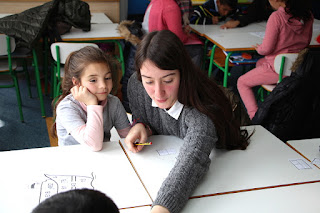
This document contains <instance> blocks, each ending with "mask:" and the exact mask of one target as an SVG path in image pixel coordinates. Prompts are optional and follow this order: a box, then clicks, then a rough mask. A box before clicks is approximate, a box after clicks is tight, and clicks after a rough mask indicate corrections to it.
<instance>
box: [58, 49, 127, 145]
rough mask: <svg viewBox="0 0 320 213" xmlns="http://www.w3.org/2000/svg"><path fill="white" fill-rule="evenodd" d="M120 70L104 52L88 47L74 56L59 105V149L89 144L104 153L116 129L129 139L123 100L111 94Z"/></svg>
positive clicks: (66, 71)
mask: <svg viewBox="0 0 320 213" xmlns="http://www.w3.org/2000/svg"><path fill="white" fill-rule="evenodd" d="M116 72H117V66H116V63H115V61H114V59H112V56H109V55H107V54H106V53H104V52H103V51H102V50H101V49H99V48H95V47H89V46H88V47H84V48H82V49H80V50H78V51H75V52H73V53H71V54H70V55H69V56H68V58H67V61H66V64H65V75H64V78H63V82H62V95H61V96H60V97H59V99H58V101H57V102H56V104H55V107H54V111H55V123H54V125H53V129H52V131H53V134H55V130H56V131H57V135H58V144H59V146H64V145H73V144H79V143H80V144H85V145H87V146H89V147H90V148H91V149H92V150H93V151H99V150H101V149H102V146H103V141H104V140H109V139H110V130H111V128H112V127H113V126H114V127H115V128H116V129H117V131H118V133H119V135H120V137H126V136H127V133H128V132H129V130H130V122H129V120H128V117H127V114H126V111H125V109H124V107H123V105H122V104H121V102H120V100H119V99H118V98H117V97H116V96H113V95H111V94H110V92H111V90H112V85H113V83H112V79H113V78H112V77H113V76H114V75H115V74H116Z"/></svg>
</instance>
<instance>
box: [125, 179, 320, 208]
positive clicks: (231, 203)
mask: <svg viewBox="0 0 320 213" xmlns="http://www.w3.org/2000/svg"><path fill="white" fill-rule="evenodd" d="M319 197H320V183H319V182H318V183H310V184H301V185H295V186H289V187H278V188H271V189H263V190H255V191H248V192H240V193H234V194H226V195H218V196H212V197H203V198H198V199H191V200H189V201H188V203H187V205H186V206H185V208H184V209H183V210H182V211H181V213H194V212H201V213H212V212H217V213H221V212H223V213H235V212H244V213H257V212H259V213H271V212H272V213H286V212H290V213H301V212H308V213H319V212H320V205H319ZM141 212H142V211H141ZM121 213H123V212H121ZM126 213H127V212H126ZM128 213H131V212H128ZM142 213H143V212H142Z"/></svg>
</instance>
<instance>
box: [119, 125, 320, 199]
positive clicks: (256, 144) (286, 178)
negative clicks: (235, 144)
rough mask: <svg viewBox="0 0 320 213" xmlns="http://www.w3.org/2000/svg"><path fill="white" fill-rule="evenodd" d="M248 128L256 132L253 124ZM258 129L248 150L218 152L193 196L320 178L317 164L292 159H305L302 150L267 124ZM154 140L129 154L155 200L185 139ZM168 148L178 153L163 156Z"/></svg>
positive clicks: (166, 138) (154, 137)
mask: <svg viewBox="0 0 320 213" xmlns="http://www.w3.org/2000/svg"><path fill="white" fill-rule="evenodd" d="M247 128H248V129H249V130H250V131H252V128H253V127H252V126H251V127H247ZM255 130H256V132H255V134H254V135H253V136H252V139H251V143H250V145H249V146H248V148H247V150H245V151H241V150H233V151H224V150H217V151H214V153H213V156H212V157H211V159H212V162H211V165H210V169H209V171H208V174H207V175H206V176H205V178H204V180H203V181H202V182H201V183H200V184H199V186H198V187H197V188H196V190H195V191H194V193H193V195H192V197H197V196H201V195H213V194H217V193H227V192H230V191H239V190H248V189H253V188H264V187H272V186H279V185H286V184H292V183H300V182H309V181H317V180H320V173H319V170H318V169H317V168H316V167H314V166H313V165H310V166H311V168H313V169H305V170H298V169H297V168H296V167H295V166H294V165H293V164H292V163H291V162H290V161H289V159H301V158H302V157H301V156H300V155H299V154H298V153H296V152H295V151H293V150H292V149H290V148H289V147H288V146H287V145H286V144H284V143H283V142H282V141H280V140H279V139H278V138H276V137H275V136H273V135H272V134H271V133H269V132H268V131H267V130H265V129H264V128H263V127H261V126H255ZM150 141H152V142H153V144H152V145H151V146H145V147H144V149H143V150H142V151H141V152H139V153H131V152H129V151H127V153H128V155H129V157H130V159H131V162H132V163H133V165H134V167H135V169H136V171H137V172H138V174H139V176H140V178H141V179H142V182H143V183H144V185H145V186H146V188H147V190H148V192H149V193H150V195H151V197H152V199H155V197H156V195H157V192H158V190H159V188H160V186H161V184H162V182H163V180H164V179H165V178H166V177H167V175H168V174H169V172H170V170H171V168H172V167H173V165H174V163H175V160H176V156H177V155H178V149H179V147H180V146H181V145H182V143H183V141H182V140H180V139H179V138H174V137H168V136H152V137H151V138H150ZM124 147H125V146H124ZM165 149H166V150H168V151H171V152H173V151H172V150H175V151H176V153H174V154H169V155H165V156H160V155H159V154H158V152H157V151H159V150H165Z"/></svg>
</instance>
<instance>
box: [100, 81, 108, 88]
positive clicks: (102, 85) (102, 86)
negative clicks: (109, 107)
mask: <svg viewBox="0 0 320 213" xmlns="http://www.w3.org/2000/svg"><path fill="white" fill-rule="evenodd" d="M99 87H100V88H106V87H107V84H106V82H105V81H100V84H99Z"/></svg>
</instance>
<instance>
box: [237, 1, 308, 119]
mask: <svg viewBox="0 0 320 213" xmlns="http://www.w3.org/2000/svg"><path fill="white" fill-rule="evenodd" d="M269 2H270V5H271V6H272V7H273V8H274V9H275V10H277V11H276V12H274V13H272V14H271V16H270V18H269V20H268V22H267V27H266V32H265V36H264V39H263V42H262V44H261V45H259V44H257V45H256V46H254V47H255V49H256V50H257V52H258V53H259V54H260V55H264V56H265V57H264V58H262V59H260V60H259V61H258V62H257V64H256V68H255V69H253V70H251V71H249V72H248V73H246V74H245V75H242V76H241V77H240V78H239V79H238V83H237V86H238V90H239V93H240V96H241V98H242V100H243V102H244V104H245V106H246V108H247V111H248V114H249V117H250V118H251V119H252V118H253V117H254V115H255V113H256V111H257V109H258V106H257V102H256V100H255V96H254V93H253V91H252V87H255V86H258V85H262V84H276V83H277V82H278V80H279V75H278V74H277V73H276V72H275V71H274V64H273V62H274V59H275V57H276V56H277V55H278V54H280V53H297V52H300V51H301V50H302V49H304V48H306V47H307V46H308V45H309V43H310V41H311V36H312V24H313V15H312V13H311V7H310V1H309V0H307V1H299V0H269Z"/></svg>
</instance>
